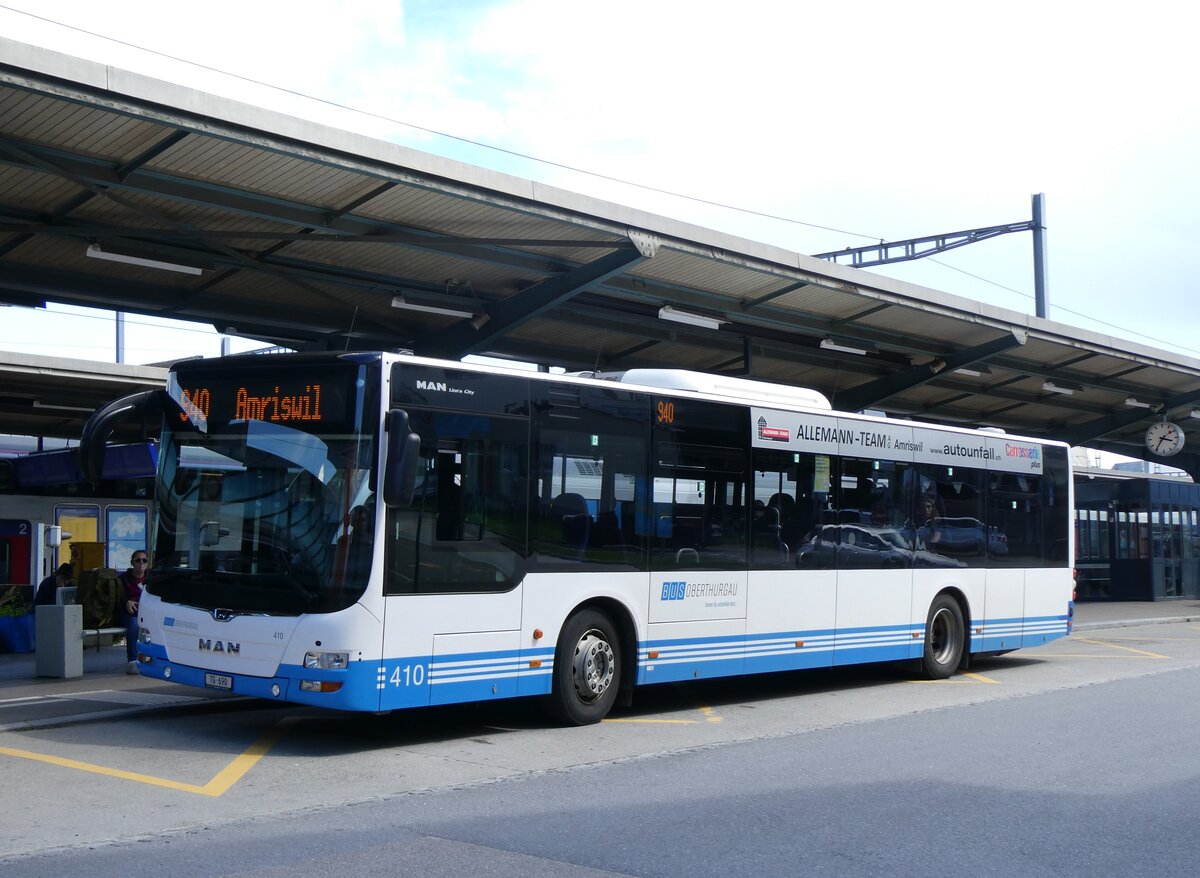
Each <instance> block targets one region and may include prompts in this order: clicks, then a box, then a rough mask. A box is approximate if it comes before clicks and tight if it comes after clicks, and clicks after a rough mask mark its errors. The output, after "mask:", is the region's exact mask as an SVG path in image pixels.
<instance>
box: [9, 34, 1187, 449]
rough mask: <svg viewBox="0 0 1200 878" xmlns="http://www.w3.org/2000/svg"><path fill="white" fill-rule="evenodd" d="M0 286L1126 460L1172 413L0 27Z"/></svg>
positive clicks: (1092, 361)
mask: <svg viewBox="0 0 1200 878" xmlns="http://www.w3.org/2000/svg"><path fill="white" fill-rule="evenodd" d="M89 253H90V255H89ZM0 302H7V303H11V304H19V305H31V306H38V305H43V304H44V303H47V302H57V303H67V304H73V305H83V306H91V307H100V308H108V309H113V310H121V311H126V312H129V313H136V314H145V315H154V316H160V317H172V318H177V319H184V320H195V321H200V322H204V323H210V324H212V325H213V326H214V327H216V328H217V329H218V330H219V331H222V332H228V333H236V334H238V335H241V336H246V337H252V338H260V339H263V340H264V341H268V342H271V343H274V344H278V345H284V346H287V347H291V348H296V349H302V350H303V349H331V350H344V349H347V348H349V349H383V350H396V349H407V350H411V351H413V352H415V353H418V354H425V355H431V356H440V357H446V358H450V359H457V358H460V357H462V356H464V355H467V354H489V355H493V356H498V357H502V358H510V359H516V360H522V361H529V362H535V363H540V364H547V365H559V366H564V367H566V368H568V369H572V370H594V369H600V370H619V369H626V368H634V367H673V368H683V369H695V370H700V371H707V372H716V373H726V374H733V375H740V376H744V377H751V378H755V379H758V380H765V381H773V382H780V383H784V384H792V385H801V386H807V387H812V388H815V389H817V390H820V391H821V392H823V393H825V394H826V395H827V396H829V397H830V398H831V399H832V401H833V403H834V405H835V407H837V408H839V409H844V410H850V411H857V410H860V409H874V410H880V411H884V412H887V413H888V414H894V415H898V416H910V417H915V418H918V419H923V420H931V421H938V422H944V423H953V424H964V425H975V426H983V425H990V426H995V427H1000V428H1003V429H1006V430H1009V431H1012V432H1020V433H1023V434H1028V435H1034V436H1045V437H1051V438H1058V439H1064V440H1066V441H1069V442H1071V443H1072V444H1076V445H1088V446H1092V447H1102V448H1108V449H1110V450H1114V451H1120V452H1124V453H1129V454H1133V455H1135V456H1145V452H1144V446H1143V443H1142V436H1143V433H1144V431H1145V428H1146V427H1147V425H1148V424H1149V423H1150V422H1152V421H1154V420H1158V419H1161V417H1163V416H1167V417H1170V418H1172V419H1175V420H1180V419H1185V418H1187V416H1188V415H1189V413H1190V412H1191V410H1192V409H1193V407H1196V406H1200V361H1198V360H1195V359H1191V358H1189V357H1185V356H1182V355H1179V354H1175V353H1170V352H1167V351H1163V350H1158V349H1155V348H1151V347H1146V346H1143V345H1140V344H1137V343H1134V342H1130V341H1126V340H1124V339H1119V338H1114V337H1111V336H1107V335H1103V334H1099V333H1094V332H1091V331H1087V330H1084V329H1080V328H1077V327H1073V326H1069V325H1066V324H1062V323H1058V322H1054V321H1051V320H1045V319H1040V318H1037V317H1034V316H1031V315H1027V314H1022V313H1019V312H1015V311H1010V310H1006V309H1003V308H997V307H993V306H990V305H985V304H982V303H980V302H976V301H973V300H969V299H966V298H962V297H959V296H955V295H952V294H949V293H945V292H939V291H935V290H931V289H927V288H924V287H919V286H915V285H912V284H908V283H904V282H902V281H896V280H892V279H889V278H884V277H881V276H879V275H876V274H872V273H870V272H866V271H862V270H858V269H853V268H849V267H845V266H841V265H837V264H834V263H831V262H826V261H823V260H819V259H816V258H813V257H810V256H806V255H803V254H798V253H794V252H790V251H787V250H784V249H780V248H777V247H773V246H768V245H764V244H761V243H755V242H753V241H749V240H745V239H741V238H737V237H734V236H731V235H727V234H723V233H720V232H715V231H712V230H709V229H704V228H699V227H696V226H692V225H689V224H686V223H682V222H677V221H675V220H671V219H668V218H664V217H660V216H655V215H651V214H648V213H642V212H639V211H636V210H632V209H629V208H626V207H622V206H620V205H616V204H612V203H608V202H604V201H600V200H596V199H593V198H588V197H584V196H581V195H578V194H574V193H571V192H567V191H563V190H561V189H555V188H552V187H548V186H544V185H541V184H538V183H534V182H530V181H527V180H522V179H517V178H515V177H510V176H506V175H503V174H499V173H495V172H492V171H487V170H484V169H481V168H478V167H473V166H469V165H465V164H461V163H458V162H454V161H450V160H447V159H443V158H440V157H437V156H434V155H430V154H427V153H423V152H418V151H414V150H411V149H407V148H404V147H400V146H397V145H394V144H389V143H384V142H381V141H378V140H373V139H371V138H368V137H364V136H361V135H357V134H353V133H350V132H346V131H342V130H338V129H334V128H330V127H325V126H322V125H319V124H316V123H312V122H307V121H304V120H300V119H296V118H293V117H289V116H284V115H280V114H278V113H275V112H273V111H270V110H265V109H262V108H257V107H253V106H248V105H246V104H241V103H238V102H235V101H232V100H227V99H224V98H219V97H215V96H213V95H209V94H204V93H200V92H197V91H194V90H191V89H188V88H184V87H181V86H178V85H173V84H170V83H166V82H162V81H159V80H155V79H151V78H147V77H145V76H142V75H139V74H134V73H130V72H127V71H123V70H119V69H115V68H111V67H106V66H103V65H100V64H96V63H94V62H89V61H85V60H81V59H78V58H73V57H69V56H65V55H60V54H57V53H53V52H49V51H46V50H44V49H39V48H35V47H31V46H27V45H24V44H21V43H16V42H12V41H9V40H3V39H0ZM664 308H666V309H668V310H665V311H664V310H663V309H664ZM0 313H2V312H0ZM681 320H682V321H686V322H680V321H681ZM1127 401H1129V402H1131V403H1132V402H1136V403H1138V405H1133V404H1127ZM1144 406H1149V407H1144ZM0 416H3V415H0ZM1189 423H1191V422H1190V421H1186V420H1185V421H1184V424H1185V425H1187V424H1189ZM0 432H12V431H11V430H8V429H6V428H5V426H4V423H3V422H0ZM1193 444H1194V445H1195V446H1200V437H1196V440H1195V441H1194V443H1193ZM1192 450H1193V449H1191V448H1189V449H1186V450H1185V452H1184V453H1183V454H1182V455H1180V456H1178V457H1176V458H1173V459H1172V460H1171V462H1172V463H1176V464H1177V465H1180V466H1183V467H1184V468H1186V469H1189V470H1190V471H1192V472H1196V471H1197V470H1198V469H1200V466H1198V465H1197V464H1198V463H1200V456H1197V457H1194V458H1193V457H1192V455H1191V454H1190V452H1191V451H1192Z"/></svg>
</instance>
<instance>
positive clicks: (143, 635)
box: [138, 628, 154, 643]
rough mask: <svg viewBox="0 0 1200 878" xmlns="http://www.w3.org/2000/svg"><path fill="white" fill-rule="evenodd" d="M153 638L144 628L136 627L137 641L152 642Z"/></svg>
mask: <svg viewBox="0 0 1200 878" xmlns="http://www.w3.org/2000/svg"><path fill="white" fill-rule="evenodd" d="M153 642H154V639H153V638H152V637H151V636H150V632H149V631H147V630H146V629H145V628H139V629H138V643H153Z"/></svg>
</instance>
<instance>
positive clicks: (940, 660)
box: [921, 594, 966, 680]
mask: <svg viewBox="0 0 1200 878" xmlns="http://www.w3.org/2000/svg"><path fill="white" fill-rule="evenodd" d="M965 632H966V629H965V628H964V626H963V614H962V607H960V606H959V605H958V601H956V600H955V599H954V598H952V597H951V596H950V595H948V594H940V595H938V596H937V597H936V598H934V599H933V603H932V604H930V606H929V616H928V618H927V619H926V620H925V651H924V653H923V654H922V656H921V668H922V670H924V671H925V674H926V676H928V677H929V678H930V679H931V680H945V679H946V678H947V677H949V676H950V675H951V674H953V673H954V671H955V669H957V668H958V666H959V664H960V663H961V662H962V656H963V650H964V649H965V648H966V637H965Z"/></svg>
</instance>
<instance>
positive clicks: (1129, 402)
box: [1125, 396, 1150, 409]
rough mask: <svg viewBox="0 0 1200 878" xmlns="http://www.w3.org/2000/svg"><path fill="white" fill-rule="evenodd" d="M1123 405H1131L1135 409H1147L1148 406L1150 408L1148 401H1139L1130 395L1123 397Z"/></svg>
mask: <svg viewBox="0 0 1200 878" xmlns="http://www.w3.org/2000/svg"><path fill="white" fill-rule="evenodd" d="M1125 405H1127V406H1131V407H1132V408H1135V409H1148V408H1150V403H1148V402H1141V401H1139V400H1138V399H1136V398H1135V397H1132V396H1127V397H1125Z"/></svg>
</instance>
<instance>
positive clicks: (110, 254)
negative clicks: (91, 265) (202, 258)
mask: <svg viewBox="0 0 1200 878" xmlns="http://www.w3.org/2000/svg"><path fill="white" fill-rule="evenodd" d="M87 255H88V256H90V257H92V259H106V260H108V261H109V262H121V263H124V264H125V265H137V266H140V267H142V268H158V269H161V270H163V271H177V272H179V273H180V274H192V275H199V274H200V273H201V272H202V271H204V269H203V268H200V267H199V266H195V265H181V264H179V263H178V262H164V261H163V260H161V259H148V258H146V257H144V256H130V255H128V254H127V253H116V252H114V251H113V250H111V249H109V250H105V249H104V248H103V247H101V246H100V245H99V244H88V248H87Z"/></svg>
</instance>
